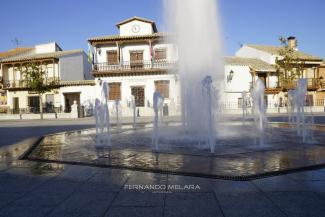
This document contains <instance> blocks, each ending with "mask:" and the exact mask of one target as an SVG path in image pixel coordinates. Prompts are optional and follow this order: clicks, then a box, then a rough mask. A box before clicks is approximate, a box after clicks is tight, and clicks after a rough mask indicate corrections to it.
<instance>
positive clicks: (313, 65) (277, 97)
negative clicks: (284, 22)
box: [236, 37, 324, 106]
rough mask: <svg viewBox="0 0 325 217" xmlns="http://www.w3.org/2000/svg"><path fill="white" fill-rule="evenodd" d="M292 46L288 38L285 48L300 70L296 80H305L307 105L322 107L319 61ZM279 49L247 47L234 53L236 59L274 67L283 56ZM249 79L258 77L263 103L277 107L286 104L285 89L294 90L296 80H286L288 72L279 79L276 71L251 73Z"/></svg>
mask: <svg viewBox="0 0 325 217" xmlns="http://www.w3.org/2000/svg"><path fill="white" fill-rule="evenodd" d="M296 45H297V42H296V39H295V38H294V37H289V38H288V46H291V48H292V49H294V55H295V58H296V60H295V61H297V63H298V64H299V67H301V68H302V73H301V75H300V76H299V78H304V79H307V90H308V95H307V99H306V101H307V103H308V104H309V105H317V104H323V100H322V102H320V101H318V99H319V98H320V97H319V96H320V92H322V88H323V83H322V82H323V81H322V79H323V78H324V77H322V76H320V68H321V66H322V64H323V60H322V58H320V57H316V56H313V55H310V54H307V53H304V52H301V51H299V50H298V48H297V46H296ZM282 48H283V47H281V46H269V45H252V44H247V45H243V46H242V47H241V48H240V49H239V50H238V51H237V52H236V57H241V58H255V59H259V60H261V61H263V62H264V63H265V64H268V65H270V66H273V67H275V66H276V61H283V57H282V56H281V55H280V50H281V49H282ZM252 76H253V77H255V79H254V80H256V79H257V78H260V79H261V80H262V81H263V82H264V84H265V93H266V100H267V104H269V105H270V104H278V105H280V106H285V105H286V103H287V102H286V101H287V97H288V90H290V89H293V88H295V87H296V86H297V81H298V79H299V78H295V79H289V77H290V72H288V73H287V75H285V77H288V79H280V77H279V72H277V71H256V70H254V71H252Z"/></svg>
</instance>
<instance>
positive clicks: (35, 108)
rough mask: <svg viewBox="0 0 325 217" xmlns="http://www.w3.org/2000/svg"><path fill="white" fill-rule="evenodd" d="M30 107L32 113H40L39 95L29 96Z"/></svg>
mask: <svg viewBox="0 0 325 217" xmlns="http://www.w3.org/2000/svg"><path fill="white" fill-rule="evenodd" d="M28 107H29V110H30V112H31V113H39V111H40V109H39V96H29V97H28Z"/></svg>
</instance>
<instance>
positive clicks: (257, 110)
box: [251, 78, 267, 145]
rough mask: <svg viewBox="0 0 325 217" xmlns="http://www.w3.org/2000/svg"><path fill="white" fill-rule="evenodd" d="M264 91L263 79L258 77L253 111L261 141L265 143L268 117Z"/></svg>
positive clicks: (253, 92)
mask: <svg viewBox="0 0 325 217" xmlns="http://www.w3.org/2000/svg"><path fill="white" fill-rule="evenodd" d="M264 92H265V85H264V83H263V81H262V80H261V79H259V78H258V79H257V80H256V82H255V86H254V88H253V91H252V94H251V95H252V98H253V106H254V108H253V112H254V122H255V126H256V129H257V130H258V133H259V143H260V145H264V129H265V126H266V124H267V119H266V115H265V102H264Z"/></svg>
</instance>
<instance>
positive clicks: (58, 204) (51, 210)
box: [44, 174, 95, 217]
mask: <svg viewBox="0 0 325 217" xmlns="http://www.w3.org/2000/svg"><path fill="white" fill-rule="evenodd" d="M60 175H61V174H60ZM93 176H95V174H92V175H91V176H90V177H88V179H86V180H84V181H82V182H80V186H78V187H76V188H75V189H74V191H72V192H71V193H70V194H69V195H67V196H66V198H65V199H63V200H61V201H60V202H58V203H57V204H56V205H54V206H53V208H52V209H50V210H49V211H48V212H47V213H46V214H45V215H44V217H47V216H49V215H50V214H51V213H53V212H54V211H55V209H56V208H58V207H59V206H60V205H61V204H62V203H64V202H65V201H67V200H68V199H69V198H71V197H72V195H73V194H74V193H76V192H77V190H78V188H79V187H81V186H82V185H84V184H85V183H86V182H88V181H89V180H90V179H91V178H92V177H93ZM57 177H59V175H58V176H57ZM57 177H56V178H57ZM77 183H78V182H76V183H75V184H77Z"/></svg>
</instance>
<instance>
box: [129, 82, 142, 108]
mask: <svg viewBox="0 0 325 217" xmlns="http://www.w3.org/2000/svg"><path fill="white" fill-rule="evenodd" d="M131 94H132V95H133V96H134V100H135V106H136V107H144V87H143V86H135V87H131Z"/></svg>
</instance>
